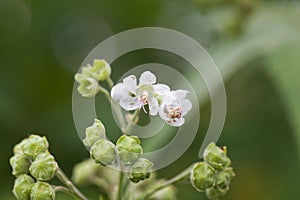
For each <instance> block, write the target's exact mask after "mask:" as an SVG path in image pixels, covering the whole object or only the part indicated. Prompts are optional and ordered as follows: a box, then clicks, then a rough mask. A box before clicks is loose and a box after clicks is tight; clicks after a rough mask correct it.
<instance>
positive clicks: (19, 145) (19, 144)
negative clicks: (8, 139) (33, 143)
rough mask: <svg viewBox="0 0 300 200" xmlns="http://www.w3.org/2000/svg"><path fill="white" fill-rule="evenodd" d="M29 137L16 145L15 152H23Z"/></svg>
mask: <svg viewBox="0 0 300 200" xmlns="http://www.w3.org/2000/svg"><path fill="white" fill-rule="evenodd" d="M27 140H28V138H25V139H23V140H22V141H21V142H19V143H18V144H16V145H15V146H14V150H13V152H14V154H23V150H22V148H23V145H24V144H25V143H26V142H27Z"/></svg>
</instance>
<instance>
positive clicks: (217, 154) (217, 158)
mask: <svg viewBox="0 0 300 200" xmlns="http://www.w3.org/2000/svg"><path fill="white" fill-rule="evenodd" d="M226 153H227V150H226V147H222V148H220V147H218V146H216V145H215V144H214V143H210V144H209V145H208V146H207V147H206V149H205V151H204V161H205V162H207V163H208V164H209V165H211V166H212V167H214V168H215V169H223V168H224V167H227V166H229V165H230V163H231V161H230V159H229V158H228V157H227V155H226Z"/></svg>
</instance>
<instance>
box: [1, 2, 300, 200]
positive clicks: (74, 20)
mask: <svg viewBox="0 0 300 200" xmlns="http://www.w3.org/2000/svg"><path fill="white" fill-rule="evenodd" d="M144 26H159V27H166V28H172V29H175V30H178V31H181V32H183V33H185V34H187V35H189V36H191V37H193V38H194V39H196V40H197V41H199V42H200V43H201V44H202V45H203V46H204V47H205V48H206V50H207V51H208V52H209V53H210V55H211V57H212V58H213V59H214V61H215V62H216V64H217V65H218V67H219V69H220V71H221V73H222V75H223V78H224V81H225V83H226V91H227V100H228V110H227V118H226V123H225V127H224V130H223V133H222V136H221V138H220V140H219V142H218V144H219V145H227V146H228V148H229V155H230V156H231V158H232V160H233V165H234V167H235V171H236V173H237V176H236V177H235V179H234V181H233V184H232V188H231V190H230V192H229V194H228V195H227V196H226V197H224V199H228V200H229V199H230V200H253V199H256V200H297V199H300V190H299V185H300V172H299V169H300V162H299V161H300V78H299V74H300V3H299V2H298V1H292V0H291V1H279V0H277V1H275V0H274V1H254V0H181V1H179V0H128V1H121V0H119V1H116V0H111V1H100V0H98V1H97V0H85V1H83V0H73V1H71V0H65V1H57V0H52V1H40V0H24V1H22V0H0V69H1V73H0V130H1V136H2V138H1V140H0V146H1V150H0V199H1V200H2V199H3V200H10V199H14V198H13V196H12V193H11V189H12V186H13V180H14V178H13V176H12V175H11V172H10V167H9V163H8V160H9V157H10V156H11V155H12V148H13V146H14V144H15V143H17V142H19V141H20V140H21V139H22V138H24V137H26V136H27V135H28V134H30V133H39V134H41V135H45V136H47V138H48V140H49V141H50V149H51V152H52V153H53V154H54V155H55V156H56V159H57V161H58V162H59V163H60V165H61V167H62V168H63V169H64V170H65V171H66V173H67V174H68V175H69V176H70V175H71V173H72V166H73V165H74V164H75V163H77V162H80V161H81V160H83V159H84V158H86V157H88V152H87V151H86V149H85V148H84V146H83V144H82V143H81V141H80V139H79V137H78V136H77V133H76V130H75V126H74V123H73V118H72V88H73V83H74V80H73V75H74V73H76V72H77V70H78V68H79V66H80V65H81V62H82V61H83V59H84V58H85V56H86V55H87V54H88V53H89V52H90V51H91V50H92V49H93V48H94V47H95V46H96V45H97V44H99V43H100V42H101V41H103V40H104V39H106V38H108V37H109V36H112V35H114V34H116V33H119V32H121V31H124V30H127V29H132V28H136V27H144ZM164 54H165V52H159V51H158V52H152V51H142V52H137V54H136V55H132V54H130V55H124V56H123V57H121V58H120V59H119V60H117V61H116V62H115V63H113V64H112V67H113V70H114V69H117V68H118V67H119V68H120V66H121V67H123V68H122V70H124V71H126V70H128V69H130V67H133V66H136V65H138V64H143V63H148V62H159V63H165V64H167V65H169V66H174V65H180V64H181V61H180V60H178V59H173V57H172V55H166V56H164ZM184 69H186V70H187V71H188V68H184ZM121 74H122V73H121V72H120V71H114V74H113V79H114V80H117V79H118V78H119V77H120V76H121ZM98 103H104V99H103V98H101V97H99V98H98V97H97V104H98ZM98 115H99V116H101V117H102V119H103V118H104V117H103V116H107V117H105V118H104V123H106V124H109V125H108V129H109V130H111V132H116V131H117V130H116V129H114V128H113V127H112V126H113V125H114V122H113V121H112V120H113V118H112V117H111V114H110V110H109V107H107V109H105V110H101V111H100V110H98ZM209 119H210V102H209V101H205V102H201V123H200V128H199V134H198V136H197V138H196V140H195V141H194V142H193V144H192V146H191V147H190V148H189V150H188V151H187V152H186V153H185V154H184V155H183V156H182V157H181V158H180V159H179V160H178V161H176V162H175V163H173V164H172V165H171V166H169V167H167V168H165V169H162V170H160V171H159V172H158V173H159V176H160V177H171V176H173V175H175V174H176V173H177V172H178V171H180V170H182V169H183V168H184V167H186V166H187V165H188V164H189V163H192V162H193V161H196V160H197V154H198V150H199V147H200V144H201V140H202V138H203V136H202V135H201V133H203V132H205V131H206V130H207V127H208V123H209ZM178 188H179V190H178V199H190V200H193V199H205V197H204V195H203V194H201V193H197V192H196V191H195V190H194V189H193V188H192V187H191V186H190V185H189V184H182V185H179V186H178ZM83 191H85V192H90V193H91V194H92V193H93V190H92V191H87V190H86V189H83ZM58 199H65V197H64V196H62V195H58Z"/></svg>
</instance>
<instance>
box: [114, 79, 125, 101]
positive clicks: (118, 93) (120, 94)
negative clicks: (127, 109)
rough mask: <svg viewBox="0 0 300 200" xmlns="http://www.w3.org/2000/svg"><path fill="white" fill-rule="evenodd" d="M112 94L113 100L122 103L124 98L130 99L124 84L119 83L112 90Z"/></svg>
mask: <svg viewBox="0 0 300 200" xmlns="http://www.w3.org/2000/svg"><path fill="white" fill-rule="evenodd" d="M110 94H111V97H112V99H113V100H115V101H120V100H121V99H123V98H128V96H129V91H128V90H127V89H126V87H125V85H124V84H123V83H118V84H117V85H115V86H114V87H113V88H112V89H111V92H110Z"/></svg>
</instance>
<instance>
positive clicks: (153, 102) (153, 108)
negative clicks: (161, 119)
mask: <svg viewBox="0 0 300 200" xmlns="http://www.w3.org/2000/svg"><path fill="white" fill-rule="evenodd" d="M148 105H149V114H150V115H152V116H155V115H157V113H158V110H159V106H158V101H157V99H156V98H151V99H149V102H148Z"/></svg>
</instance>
